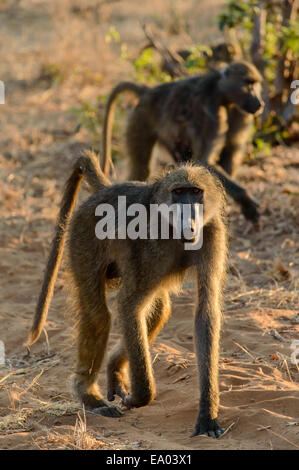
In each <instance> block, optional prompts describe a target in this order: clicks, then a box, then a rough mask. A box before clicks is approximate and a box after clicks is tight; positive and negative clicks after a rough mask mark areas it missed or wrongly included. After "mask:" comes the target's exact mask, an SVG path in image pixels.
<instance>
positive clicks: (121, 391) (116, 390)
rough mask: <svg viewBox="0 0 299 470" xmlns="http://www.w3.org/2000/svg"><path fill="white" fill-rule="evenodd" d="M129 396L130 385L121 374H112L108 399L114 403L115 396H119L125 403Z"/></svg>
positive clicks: (109, 381) (109, 380) (109, 379)
mask: <svg viewBox="0 0 299 470" xmlns="http://www.w3.org/2000/svg"><path fill="white" fill-rule="evenodd" d="M128 394H129V383H128V380H126V379H125V377H123V376H122V375H121V374H120V373H118V374H112V375H111V377H108V390H107V398H108V400H109V401H114V399H115V395H117V396H119V397H120V398H121V399H122V400H123V401H124V400H125V399H126V397H127V396H128Z"/></svg>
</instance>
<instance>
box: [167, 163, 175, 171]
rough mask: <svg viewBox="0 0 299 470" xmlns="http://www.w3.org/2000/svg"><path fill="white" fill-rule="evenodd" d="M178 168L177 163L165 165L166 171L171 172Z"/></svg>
mask: <svg viewBox="0 0 299 470" xmlns="http://www.w3.org/2000/svg"><path fill="white" fill-rule="evenodd" d="M176 168H177V165H175V163H167V165H166V166H165V173H171V172H172V171H173V170H175V169H176Z"/></svg>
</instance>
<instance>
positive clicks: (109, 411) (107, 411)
mask: <svg viewBox="0 0 299 470" xmlns="http://www.w3.org/2000/svg"><path fill="white" fill-rule="evenodd" d="M102 402H103V405H102V406H99V407H98V408H91V407H86V411H88V412H89V413H94V414H97V415H102V416H106V417H107V418H119V417H120V416H122V415H123V411H122V409H121V407H120V406H118V405H110V403H108V402H106V400H102Z"/></svg>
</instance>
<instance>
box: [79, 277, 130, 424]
mask: <svg viewBox="0 0 299 470" xmlns="http://www.w3.org/2000/svg"><path fill="white" fill-rule="evenodd" d="M81 275H82V271H81ZM100 284H101V285H100ZM77 285H78V288H79V292H78V301H79V307H80V320H79V335H78V343H79V344H78V360H77V369H76V374H75V381H74V382H75V384H74V385H75V389H76V392H77V394H78V395H79V398H80V400H81V402H82V403H83V404H84V405H85V407H86V409H88V410H92V411H93V412H94V413H97V414H101V415H103V416H108V417H119V416H121V415H122V411H121V408H120V407H119V406H115V405H111V404H110V403H108V401H106V400H105V399H104V398H103V395H102V393H101V391H100V388H99V386H98V384H97V375H98V372H99V370H100V367H101V364H102V361H103V357H104V354H105V349H106V346H107V340H108V335H109V330H110V323H111V319H110V312H109V310H108V308H107V305H106V300H105V293H104V283H103V282H102V283H101V282H100V281H99V280H96V279H94V286H91V279H90V278H89V280H88V284H87V283H83V280H82V279H80V281H79V282H78V284H77Z"/></svg>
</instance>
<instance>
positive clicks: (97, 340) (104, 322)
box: [28, 154, 227, 437]
mask: <svg viewBox="0 0 299 470" xmlns="http://www.w3.org/2000/svg"><path fill="white" fill-rule="evenodd" d="M88 157H89V158H90V159H91V166H90V168H92V167H93V164H94V163H95V162H94V157H93V156H92V155H90V154H89V156H88V155H87V156H85V158H87V160H88ZM79 161H80V160H79ZM84 162H85V160H84ZM82 167H83V165H82V160H81V163H79V162H77V163H76V164H75V166H74V169H73V171H72V174H71V177H70V178H69V180H68V183H67V187H66V191H65V193H64V196H63V203H62V208H61V212H60V217H59V219H58V225H57V234H56V237H55V239H54V240H61V239H62V238H61V231H62V232H63V238H64V237H65V233H66V231H67V230H68V248H69V250H68V251H69V266H70V271H71V273H70V274H71V277H72V282H73V285H74V287H75V289H74V292H75V293H76V296H77V308H78V313H79V335H78V358H77V367H76V374H75V388H76V391H77V393H78V395H79V398H80V400H81V401H82V402H83V403H84V405H85V406H86V408H87V409H92V410H93V411H94V412H96V413H99V414H102V415H105V416H111V417H118V416H120V415H121V414H122V411H121V409H120V407H119V406H117V405H111V404H110V403H108V402H107V401H106V400H104V398H103V396H102V394H101V391H100V388H99V386H98V384H97V375H98V372H99V369H100V366H101V363H102V360H103V356H104V354H105V350H106V345H107V340H108V335H109V330H110V323H111V319H110V318H111V316H110V312H109V310H108V307H107V303H106V290H107V288H108V287H109V284H110V281H111V279H114V278H119V279H120V289H119V293H118V300H117V302H118V311H119V318H120V324H121V328H122V332H123V338H122V340H121V342H120V344H119V345H117V346H116V348H115V349H114V350H113V352H112V353H111V355H110V357H109V359H108V368H107V376H108V399H109V400H110V401H111V400H113V399H114V397H115V395H119V396H120V397H121V398H122V402H123V404H124V405H125V406H126V407H128V408H130V407H140V406H144V405H147V404H149V403H150V402H151V401H152V400H153V399H154V397H155V393H156V390H155V381H154V377H153V371H152V364H151V357H150V352H149V345H150V344H151V343H152V342H153V340H154V339H155V337H156V336H157V334H158V333H159V331H160V330H161V328H162V327H163V325H164V324H165V322H166V321H167V320H168V318H169V315H170V312H171V306H170V299H169V293H170V292H171V291H173V290H176V289H177V286H178V284H181V283H182V281H183V279H184V276H185V274H186V273H187V272H189V271H190V270H191V272H193V275H194V280H195V283H196V287H197V292H198V301H197V307H196V312H195V326H196V328H195V343H196V354H197V359H198V367H199V373H200V390H201V399H200V410H199V415H198V419H197V423H196V426H195V431H194V434H199V433H204V434H207V435H212V436H215V437H218V436H219V435H220V434H221V433H222V432H223V430H222V429H221V428H220V426H219V425H218V423H217V415H218V404H219V390H218V354H219V338H220V323H221V296H222V287H223V282H224V276H225V264H226V249H227V248H226V229H225V225H224V222H223V217H224V196H223V191H222V188H221V185H220V183H219V182H218V180H217V179H216V178H215V177H214V176H213V175H212V174H211V173H210V172H209V171H208V170H207V169H206V168H204V167H196V166H192V165H190V164H188V165H185V166H182V167H181V168H178V169H174V170H173V171H172V172H168V173H167V174H166V175H165V176H164V177H163V178H161V179H160V180H157V181H155V182H154V183H152V184H146V183H122V184H116V185H108V186H105V185H106V184H108V181H107V179H106V180H105V179H104V177H103V175H102V173H101V171H100V169H99V168H95V169H96V172H95V174H94V175H93V176H92V175H91V173H88V172H87V171H86V166H84V170H83V175H89V181H90V179H91V180H92V186H93V188H94V189H95V190H97V191H96V192H95V193H94V194H93V195H92V196H91V197H90V198H89V199H88V200H87V201H85V202H84V203H83V204H82V205H81V207H80V208H79V209H78V210H77V211H76V213H75V214H74V216H73V217H72V220H71V222H70V223H69V217H70V214H71V209H70V207H73V204H74V202H75V197H76V194H77V191H78V187H79V182H78V178H77V174H78V172H79V176H80V178H81V179H82V176H83V175H82ZM78 168H79V169H80V171H79V170H78ZM91 176H92V178H90V177H91ZM76 178H77V179H76ZM194 190H195V191H196V192H197V193H198V191H199V190H200V198H201V199H197V198H198V197H199V196H197V195H195V194H194ZM181 192H182V194H185V195H181V194H180V193H181ZM120 195H125V196H126V197H127V207H128V206H129V205H130V204H132V203H136V202H139V203H140V204H143V205H144V206H145V207H146V208H147V210H149V204H161V203H166V204H171V203H172V202H173V201H174V200H177V201H179V203H181V202H182V201H185V199H183V198H189V199H188V200H190V201H194V202H196V201H199V200H200V201H202V203H203V206H204V228H203V240H204V243H203V247H202V248H201V249H199V250H194V251H185V250H184V245H183V243H182V241H181V240H175V239H161V238H158V239H157V240H152V239H147V240H142V239H137V240H130V239H128V238H127V239H118V238H116V239H104V240H99V239H98V238H97V237H96V235H95V226H96V222H97V219H96V217H95V209H96V207H97V206H98V205H99V204H104V203H109V204H111V205H112V206H113V207H114V208H115V209H116V210H117V207H118V206H117V201H118V196H120ZM175 198H176V199H175ZM180 201H181V202H180ZM183 203H185V202H183ZM65 206H67V210H65ZM61 214H63V217H62V215H61ZM65 217H67V224H64V225H63V226H61V220H64V219H65ZM53 247H54V248H53V249H52V251H51V253H50V259H49V262H48V265H47V269H46V273H45V279H44V284H43V289H42V292H44V291H46V292H47V293H48V294H47V296H46V301H45V300H44V299H45V296H44V295H42V296H41V298H40V302H39V306H38V309H37V312H36V315H35V320H34V325H33V328H32V330H31V333H30V337H29V340H28V344H29V345H30V344H32V343H33V342H34V341H36V340H37V339H38V336H39V334H40V332H41V330H42V326H43V323H44V322H45V319H46V315H47V309H48V307H49V303H50V298H51V295H52V292H53V288H52V289H51V291H49V289H48V285H50V284H51V286H53V285H54V281H55V277H56V275H57V270H58V265H59V261H60V259H61V256H62V250H63V243H61V242H60V243H57V241H56V242H55V243H54V245H53ZM42 301H44V304H42V305H41V303H42ZM128 365H129V371H130V380H129V378H128V371H127V369H128ZM129 389H130V394H129Z"/></svg>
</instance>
